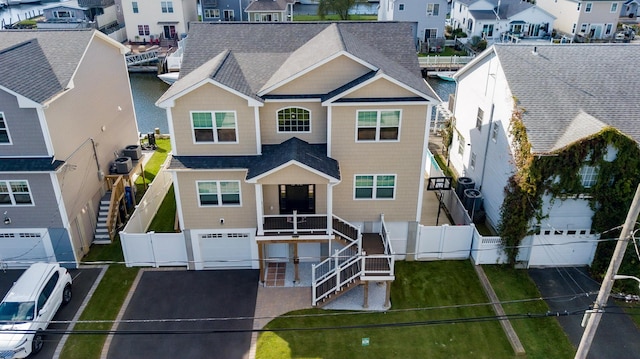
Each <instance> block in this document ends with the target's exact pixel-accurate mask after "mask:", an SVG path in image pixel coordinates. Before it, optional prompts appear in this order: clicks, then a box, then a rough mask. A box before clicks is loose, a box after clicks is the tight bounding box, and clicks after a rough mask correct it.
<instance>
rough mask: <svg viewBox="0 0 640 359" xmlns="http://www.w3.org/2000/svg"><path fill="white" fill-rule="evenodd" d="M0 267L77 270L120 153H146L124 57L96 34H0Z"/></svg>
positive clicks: (114, 44) (117, 47) (119, 47)
mask: <svg viewBox="0 0 640 359" xmlns="http://www.w3.org/2000/svg"><path fill="white" fill-rule="evenodd" d="M0 48H1V49H2V50H1V51H0V213H1V214H2V215H1V218H2V220H3V222H2V227H1V228H0V261H3V262H5V263H7V264H8V265H9V266H22V267H24V266H28V265H29V264H30V263H32V262H34V261H59V262H62V264H63V265H65V266H68V267H75V266H76V265H77V263H78V262H79V261H80V259H81V258H82V257H83V256H84V255H85V254H86V253H87V252H88V251H89V247H90V245H91V243H92V241H93V235H94V230H95V228H96V221H97V213H98V202H99V201H100V198H101V197H102V196H103V195H104V194H105V176H108V175H109V169H110V166H111V164H112V163H113V161H114V160H115V155H114V153H120V152H121V151H122V150H123V148H125V147H126V146H129V145H135V144H137V143H138V130H137V124H136V121H135V113H134V109H133V100H132V97H131V90H130V84H129V76H128V73H127V66H126V63H125V60H124V54H125V53H126V52H127V49H126V47H124V46H123V45H121V44H120V43H118V42H116V41H114V40H111V39H110V38H108V37H107V36H106V35H104V34H102V33H101V32H98V31H95V30H72V31H64V30H56V31H45V30H39V31H27V30H20V31H2V32H1V33H0Z"/></svg>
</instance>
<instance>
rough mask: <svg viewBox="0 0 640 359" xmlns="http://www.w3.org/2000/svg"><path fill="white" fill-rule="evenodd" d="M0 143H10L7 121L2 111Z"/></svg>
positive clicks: (0, 117) (0, 115)
mask: <svg viewBox="0 0 640 359" xmlns="http://www.w3.org/2000/svg"><path fill="white" fill-rule="evenodd" d="M0 144H11V137H9V129H8V128H7V121H5V119H4V113H2V112H0Z"/></svg>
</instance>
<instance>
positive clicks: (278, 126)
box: [276, 106, 313, 133]
mask: <svg viewBox="0 0 640 359" xmlns="http://www.w3.org/2000/svg"><path fill="white" fill-rule="evenodd" d="M288 108H299V109H302V110H305V111H307V112H309V131H280V119H278V113H280V111H282V110H286V109H288ZM312 118H313V113H312V111H311V110H310V109H308V108H306V107H300V106H287V107H282V108H280V109H278V110H277V111H276V133H311V132H312V130H313V127H312V126H313V124H312V121H311V119H312Z"/></svg>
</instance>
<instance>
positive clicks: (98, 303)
mask: <svg viewBox="0 0 640 359" xmlns="http://www.w3.org/2000/svg"><path fill="white" fill-rule="evenodd" d="M156 144H157V146H158V149H157V150H156V151H155V152H154V154H153V156H152V157H151V159H150V160H149V162H147V164H146V166H145V168H144V170H145V171H144V176H145V179H146V181H147V184H148V183H150V182H151V181H153V179H154V178H155V177H156V174H157V173H158V171H159V170H160V166H161V165H162V163H164V161H165V159H166V158H167V155H168V154H169V152H170V151H171V142H170V140H169V139H157V140H156ZM136 186H137V187H138V194H139V196H140V197H142V195H143V192H144V187H143V185H142V177H139V178H138V179H137V180H136ZM169 193H170V194H171V196H169V195H167V196H166V198H165V201H166V200H167V198H171V199H173V187H172V188H171V190H170V191H169ZM170 202H173V213H174V214H175V200H174V201H170ZM168 206H169V207H171V203H169V204H168ZM163 207H165V206H164V202H163ZM161 212H162V213H167V209H166V208H164V209H161V210H159V211H158V213H161ZM163 225H165V223H161V222H158V223H157V224H156V226H157V227H158V228H164V227H161V226H163ZM152 226H153V223H152ZM150 230H154V229H150ZM171 231H173V216H171ZM102 261H106V262H120V263H121V262H123V261H124V256H123V254H122V246H121V245H120V238H119V236H117V235H116V238H115V240H114V242H113V243H111V244H109V245H95V246H91V251H90V252H89V253H88V254H87V255H86V256H85V257H84V258H83V262H85V263H88V262H102ZM139 270H140V269H139V268H138V267H134V268H127V267H125V266H124V265H122V264H111V265H110V266H109V269H108V270H107V272H106V273H105V275H104V277H103V278H102V280H101V281H100V284H99V285H98V288H97V289H96V291H95V293H94V294H93V296H92V297H91V299H90V300H89V303H88V305H87V307H86V308H85V309H84V311H83V312H82V315H81V316H80V320H81V321H90V320H106V321H112V320H115V319H116V317H117V315H118V312H119V311H120V308H121V307H122V304H123V302H124V299H125V297H126V296H127V293H128V292H129V289H130V288H131V284H132V283H133V280H134V279H135V277H136V275H137V274H138V271H139ZM111 325H112V323H109V322H105V323H78V324H77V325H76V326H75V328H74V331H81V330H110V329H111ZM106 338H107V335H100V334H91V335H88V334H76V335H71V336H69V339H68V340H67V342H66V344H65V346H64V348H63V350H62V353H61V355H60V358H69V359H75V358H78V359H98V358H100V353H101V352H102V347H103V345H104V342H105V340H106Z"/></svg>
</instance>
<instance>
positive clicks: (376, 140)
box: [355, 109, 402, 143]
mask: <svg viewBox="0 0 640 359" xmlns="http://www.w3.org/2000/svg"><path fill="white" fill-rule="evenodd" d="M374 111H375V112H377V113H378V114H377V123H376V138H375V140H359V139H358V128H359V127H358V117H359V114H360V112H374ZM383 111H389V112H393V111H398V112H399V113H400V115H399V116H398V138H397V139H395V140H381V139H380V113H381V112H383ZM401 131H402V110H401V109H383V110H374V109H371V110H357V111H356V134H355V135H356V136H355V140H356V143H373V142H382V143H387V142H400V135H401Z"/></svg>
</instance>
